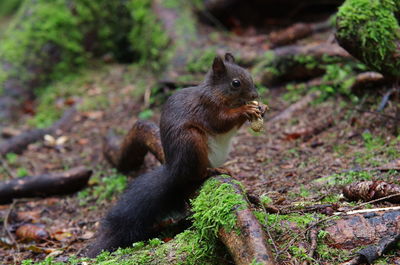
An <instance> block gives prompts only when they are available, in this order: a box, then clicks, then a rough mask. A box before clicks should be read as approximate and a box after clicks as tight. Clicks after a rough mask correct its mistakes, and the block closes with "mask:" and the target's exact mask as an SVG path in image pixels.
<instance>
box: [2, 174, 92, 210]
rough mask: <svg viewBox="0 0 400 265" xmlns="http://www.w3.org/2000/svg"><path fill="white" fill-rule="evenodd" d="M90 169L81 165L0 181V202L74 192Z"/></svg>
mask: <svg viewBox="0 0 400 265" xmlns="http://www.w3.org/2000/svg"><path fill="white" fill-rule="evenodd" d="M91 174H92V171H91V170H89V169H86V168H83V167H78V168H74V169H70V170H68V171H65V172H60V173H50V174H44V175H38V176H28V177H24V178H18V179H11V180H8V181H4V182H1V183H0V204H7V203H10V202H12V200H13V199H15V198H23V197H46V196H50V195H63V194H69V193H73V192H76V191H78V190H80V189H82V188H84V187H85V186H86V185H87V182H88V180H89V178H90V176H91Z"/></svg>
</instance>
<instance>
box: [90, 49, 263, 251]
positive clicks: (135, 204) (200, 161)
mask: <svg viewBox="0 0 400 265" xmlns="http://www.w3.org/2000/svg"><path fill="white" fill-rule="evenodd" d="M258 97H259V94H258V92H257V89H256V87H255V86H254V83H253V80H252V77H251V75H250V74H249V73H248V72H247V71H246V70H245V69H243V68H242V67H240V66H239V65H237V64H236V63H235V58H234V57H233V55H232V54H230V53H226V54H225V56H224V58H222V57H220V56H216V57H215V58H214V61H213V64H212V67H211V69H210V70H209V71H208V73H207V75H206V77H205V80H204V81H203V82H202V83H201V84H200V85H198V86H194V87H189V88H184V89H182V90H179V91H177V92H175V93H174V94H173V95H172V96H171V97H169V99H168V100H167V102H166V103H165V104H164V106H163V109H162V113H161V119H160V135H161V143H162V146H163V149H164V154H165V164H164V165H162V166H160V167H158V168H156V169H155V170H154V171H151V172H149V173H146V174H143V175H140V176H138V177H137V178H135V179H134V180H133V181H132V183H131V185H130V186H129V187H128V189H127V191H126V192H125V193H124V194H123V195H122V197H121V198H120V200H119V201H118V202H117V204H116V206H114V207H113V208H112V209H111V211H110V212H109V213H108V214H107V216H106V218H105V219H104V220H103V221H102V223H101V227H100V233H99V236H98V237H97V239H96V241H95V243H94V244H93V245H92V246H91V247H90V248H89V252H88V256H90V257H95V256H96V255H97V254H99V253H100V252H101V251H102V250H107V251H114V250H116V249H117V248H119V247H128V246H130V245H132V243H134V242H137V241H142V240H146V239H149V238H151V237H152V236H155V235H154V234H153V233H154V232H153V231H152V227H153V226H154V225H155V224H156V222H157V220H159V219H160V218H162V217H165V216H166V215H168V214H169V213H171V212H173V211H177V210H178V211H179V210H182V209H184V206H185V202H186V201H187V199H188V198H189V197H190V195H191V194H193V192H195V190H196V189H198V188H199V187H200V185H201V184H202V183H203V182H204V181H205V180H206V179H207V178H208V177H209V176H210V175H212V174H213V173H212V172H214V173H219V172H218V167H219V166H221V165H222V164H223V163H224V162H225V159H226V157H227V155H228V153H229V148H230V142H231V139H232V137H233V136H234V135H235V133H236V132H237V130H238V129H239V128H240V127H241V126H242V125H243V123H244V122H246V121H252V120H255V119H258V118H260V117H261V115H262V110H261V109H260V108H259V107H258V106H257V105H255V104H254V103H250V104H249V102H250V101H252V100H255V99H256V98H258ZM215 168H217V169H215ZM213 170H214V171H213ZM215 170H217V171H215ZM210 172H211V173H210ZM222 172H223V171H222ZM153 230H154V229H153Z"/></svg>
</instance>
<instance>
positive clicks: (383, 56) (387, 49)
mask: <svg viewBox="0 0 400 265" xmlns="http://www.w3.org/2000/svg"><path fill="white" fill-rule="evenodd" d="M399 11H400V9H399V4H398V1H394V0H347V1H346V2H345V3H344V4H343V5H342V6H341V7H340V9H339V12H338V14H337V29H338V30H337V36H338V38H339V39H341V40H344V41H346V42H354V44H353V45H354V46H355V47H354V49H357V51H356V53H360V57H361V58H360V59H361V60H362V61H363V62H364V63H366V64H367V65H369V66H371V67H373V68H374V69H375V70H377V71H381V72H388V73H389V74H391V75H394V76H399V75H400V61H399V60H396V59H395V58H394V54H395V53H396V48H397V47H396V45H397V44H396V40H398V39H399V37H400V35H399V34H400V27H399V23H398V21H397V19H396V16H395V13H396V12H397V13H398V12H399Z"/></svg>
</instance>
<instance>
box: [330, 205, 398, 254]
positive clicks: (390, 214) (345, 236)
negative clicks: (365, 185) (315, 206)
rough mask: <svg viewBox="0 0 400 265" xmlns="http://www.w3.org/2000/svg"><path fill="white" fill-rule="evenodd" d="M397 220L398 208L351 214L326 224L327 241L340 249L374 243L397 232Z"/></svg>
mask: <svg viewBox="0 0 400 265" xmlns="http://www.w3.org/2000/svg"><path fill="white" fill-rule="evenodd" d="M399 222H400V211H399V210H398V209H394V210H389V211H377V212H367V213H359V214H352V215H349V216H345V217H343V218H342V219H339V220H337V221H333V222H330V223H329V224H328V226H327V228H326V231H327V232H329V240H328V242H329V245H330V246H332V247H335V248H342V249H353V248H356V247H359V246H366V245H370V244H375V243H377V242H379V241H380V240H381V239H382V238H384V237H386V236H388V235H396V234H399V233H400V230H399V229H400V223H399Z"/></svg>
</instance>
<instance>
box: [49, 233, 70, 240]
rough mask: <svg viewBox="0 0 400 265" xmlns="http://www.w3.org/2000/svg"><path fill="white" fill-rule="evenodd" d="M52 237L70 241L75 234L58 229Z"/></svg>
mask: <svg viewBox="0 0 400 265" xmlns="http://www.w3.org/2000/svg"><path fill="white" fill-rule="evenodd" d="M52 237H53V238H54V239H56V240H57V241H60V242H66V241H69V240H70V239H71V238H72V237H73V235H72V234H71V233H69V232H63V231H57V232H55V233H53V235H52Z"/></svg>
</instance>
